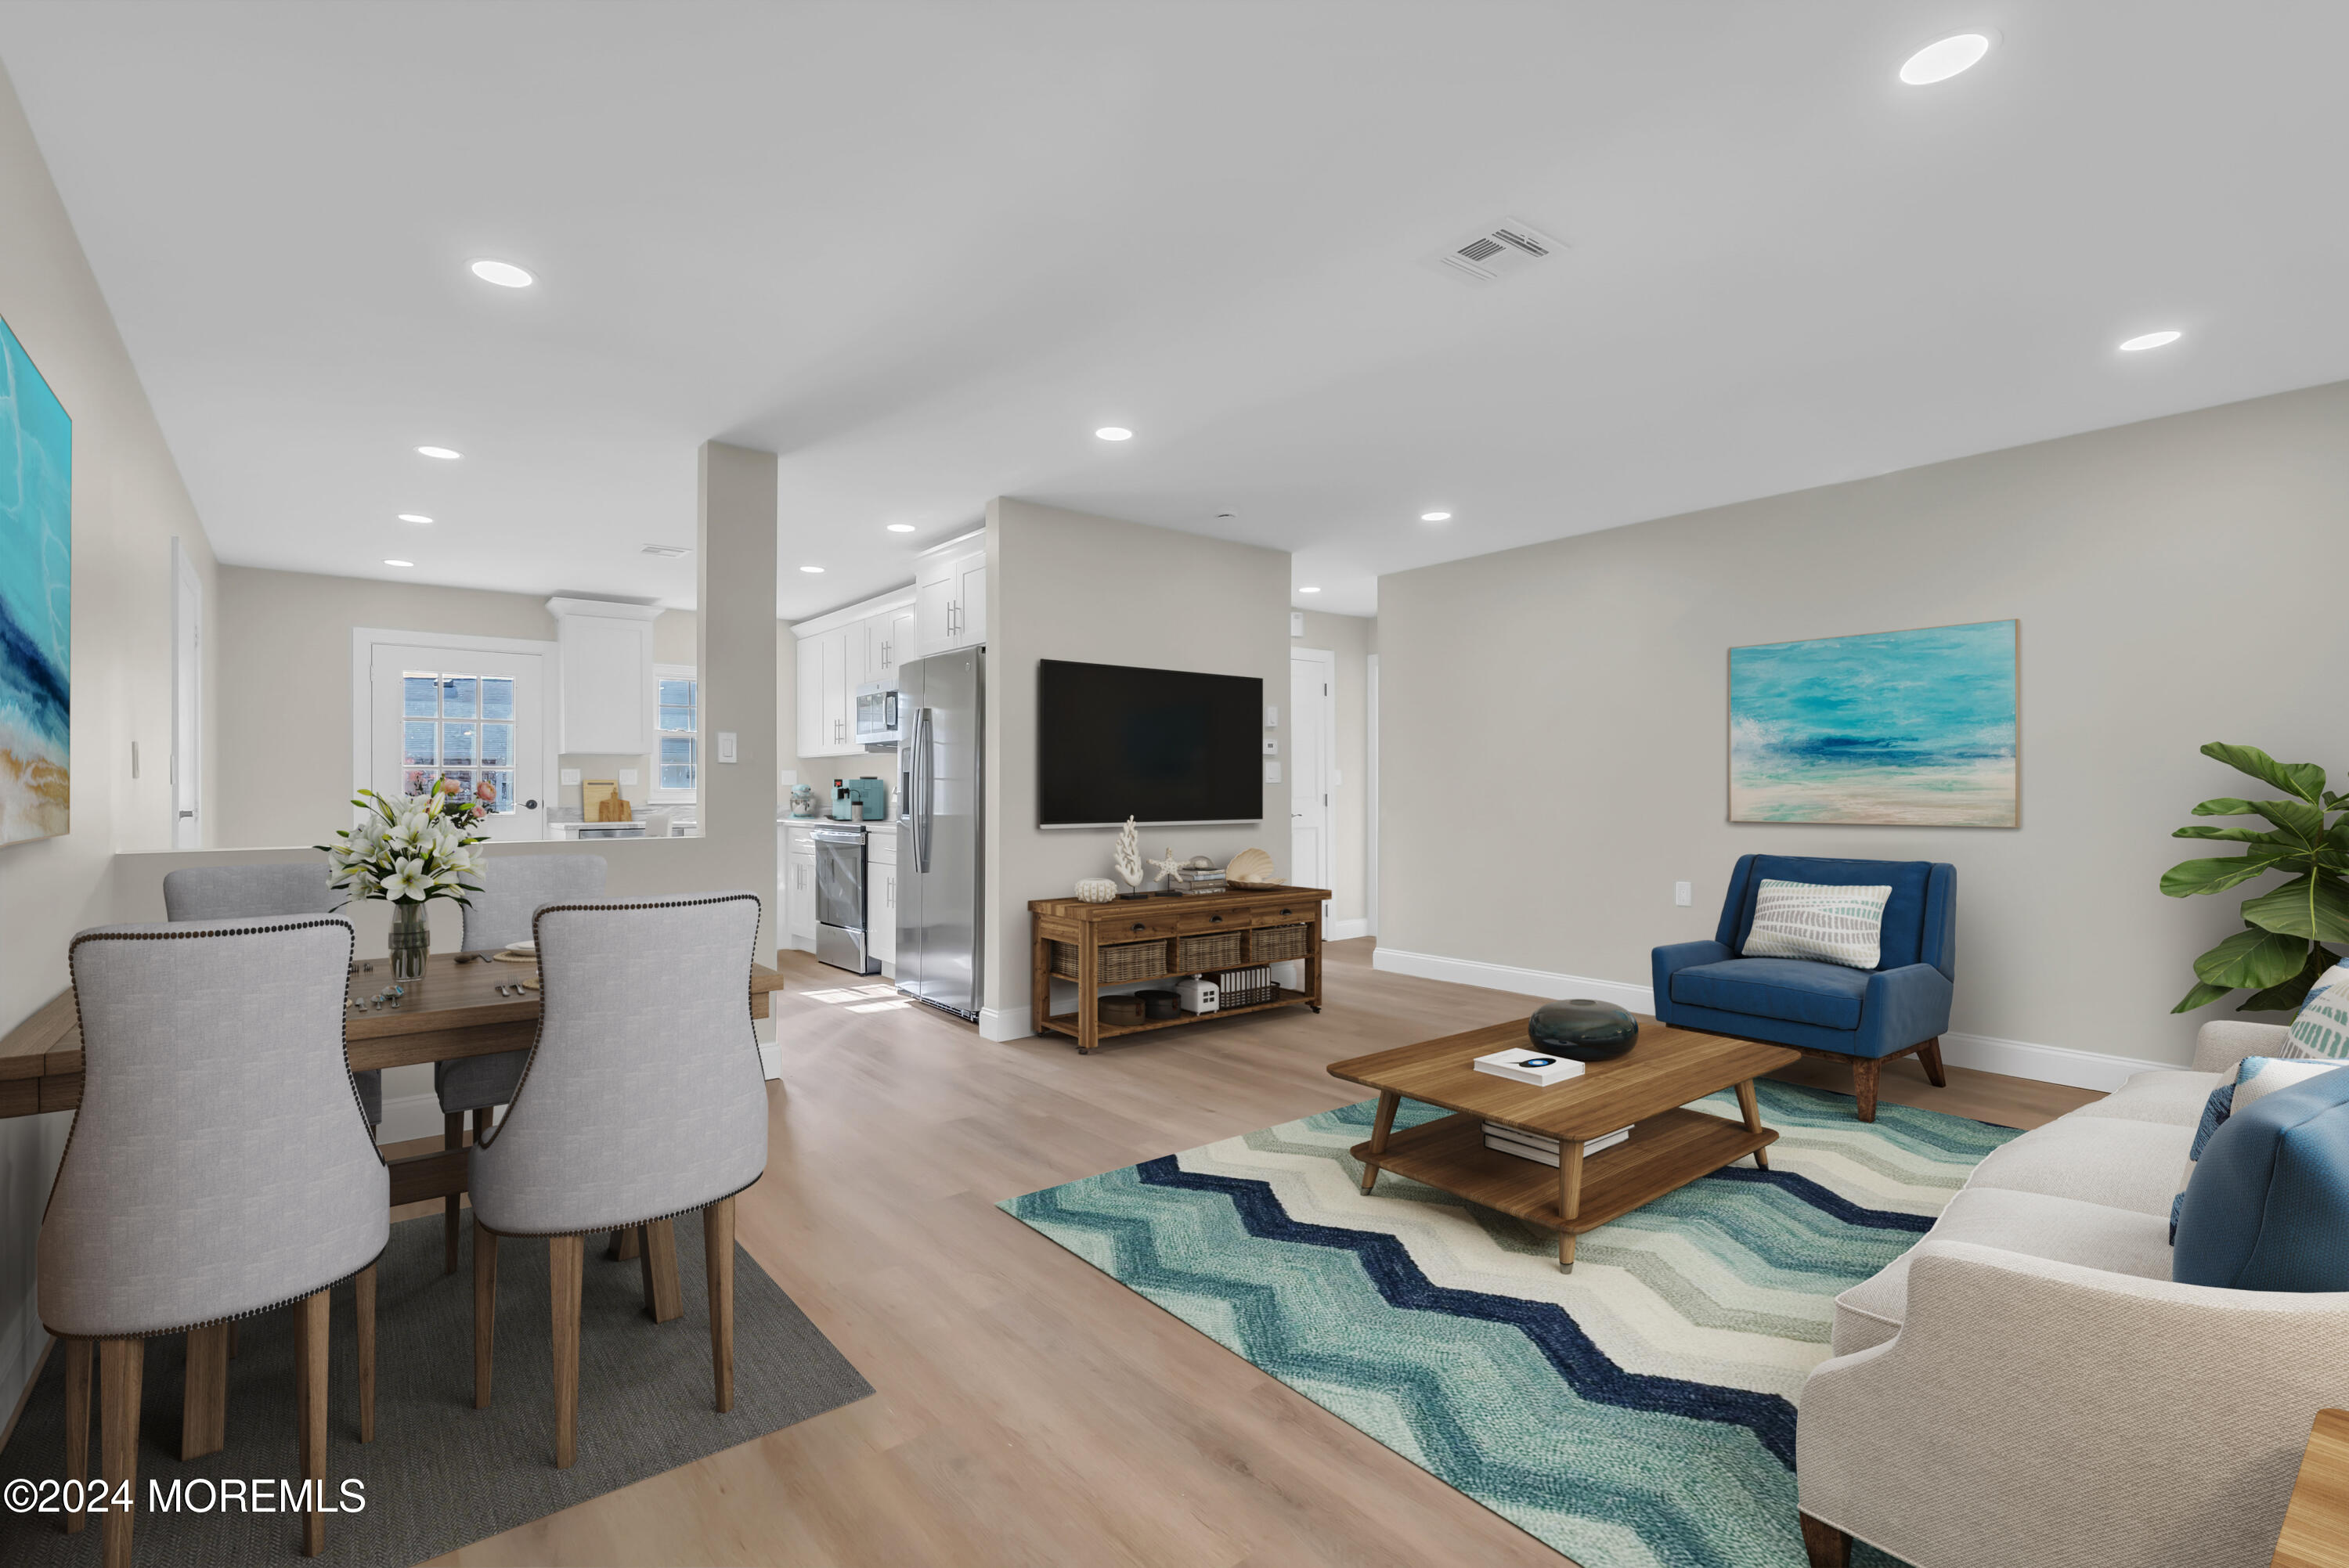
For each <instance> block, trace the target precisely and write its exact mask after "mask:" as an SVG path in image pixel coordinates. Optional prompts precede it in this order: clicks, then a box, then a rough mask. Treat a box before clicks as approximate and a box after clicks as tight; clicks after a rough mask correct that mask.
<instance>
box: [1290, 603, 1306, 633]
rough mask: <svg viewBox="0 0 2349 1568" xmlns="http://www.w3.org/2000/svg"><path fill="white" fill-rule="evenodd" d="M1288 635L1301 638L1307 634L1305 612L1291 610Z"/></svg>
mask: <svg viewBox="0 0 2349 1568" xmlns="http://www.w3.org/2000/svg"><path fill="white" fill-rule="evenodd" d="M1288 634H1289V635H1290V636H1292V637H1301V636H1303V635H1304V634H1305V612H1304V611H1302V610H1291V611H1290V612H1289V613H1288Z"/></svg>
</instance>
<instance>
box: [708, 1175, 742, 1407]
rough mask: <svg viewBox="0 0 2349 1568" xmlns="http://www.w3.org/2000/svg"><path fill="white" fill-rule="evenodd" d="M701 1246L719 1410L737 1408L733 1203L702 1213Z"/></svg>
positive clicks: (718, 1204) (713, 1205)
mask: <svg viewBox="0 0 2349 1568" xmlns="http://www.w3.org/2000/svg"><path fill="white" fill-rule="evenodd" d="M701 1244H702V1247H703V1248H704V1250H705V1251H706V1252H707V1253H708V1254H709V1258H708V1262H707V1263H706V1264H705V1265H704V1267H705V1269H706V1271H707V1273H708V1275H709V1368H710V1371H711V1372H712V1373H713V1374H714V1375H715V1377H716V1378H717V1381H718V1409H719V1413H720V1414H721V1415H722V1414H724V1413H725V1412H726V1411H728V1410H730V1409H732V1408H734V1200H733V1199H731V1198H720V1199H719V1200H718V1202H715V1203H711V1204H709V1206H707V1207H706V1208H704V1209H703V1210H702V1211H701Z"/></svg>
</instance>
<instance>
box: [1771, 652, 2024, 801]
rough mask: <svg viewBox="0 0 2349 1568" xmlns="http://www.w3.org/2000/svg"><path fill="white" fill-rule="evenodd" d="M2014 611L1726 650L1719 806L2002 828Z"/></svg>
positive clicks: (2011, 728)
mask: <svg viewBox="0 0 2349 1568" xmlns="http://www.w3.org/2000/svg"><path fill="white" fill-rule="evenodd" d="M2020 630H2021V628H2020V624H2019V623H2016V622H2013V621H1979V622H1976V623H1974V624H1971V625H1964V626H1929V627H1926V628H1924V629H1923V630H1921V631H1913V632H1871V633H1868V634H1864V635H1860V636H1854V637H1820V638H1816V639H1814V640H1812V641H1809V642H1802V643H1765V644H1763V645H1758V646H1755V647H1750V648H1732V649H1730V650H1729V820H1731V821H1733V822H1860V823H1878V824H1885V825H1899V826H1907V827H1945V828H2012V827H2013V826H2015V825H2016V824H2017V823H2018V822H2019V821H2020V820H2022V795H2021V789H2020V773H2019V771H2018V767H2017V747H2018V741H2019V738H2020V734H2019V729H2018V726H2017V716H2018V713H2019V711H2020V694H2021V688H2020V685H2019V682H2018V670H2019V664H2018V659H2017V650H2018V646H2019V638H2020Z"/></svg>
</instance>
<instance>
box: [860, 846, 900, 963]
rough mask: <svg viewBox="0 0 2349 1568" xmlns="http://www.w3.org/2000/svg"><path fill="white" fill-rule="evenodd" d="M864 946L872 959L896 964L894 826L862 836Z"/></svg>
mask: <svg viewBox="0 0 2349 1568" xmlns="http://www.w3.org/2000/svg"><path fill="white" fill-rule="evenodd" d="M864 944H865V948H866V950H867V951H869V952H870V953H871V954H873V956H874V959H875V960H876V961H878V962H880V963H883V964H886V965H891V966H892V968H893V969H894V967H895V965H896V962H897V824H896V823H895V822H883V823H881V824H879V825H878V826H876V827H874V828H871V829H869V830H866V832H865V835H864Z"/></svg>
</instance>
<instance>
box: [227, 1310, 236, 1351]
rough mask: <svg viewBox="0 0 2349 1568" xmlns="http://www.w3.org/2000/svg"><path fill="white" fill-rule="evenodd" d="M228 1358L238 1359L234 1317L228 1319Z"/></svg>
mask: <svg viewBox="0 0 2349 1568" xmlns="http://www.w3.org/2000/svg"><path fill="white" fill-rule="evenodd" d="M228 1358H229V1359H230V1360H232V1361H233V1360H235V1359H236V1319H235V1318H233V1317H232V1318H230V1319H229V1320H228Z"/></svg>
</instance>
